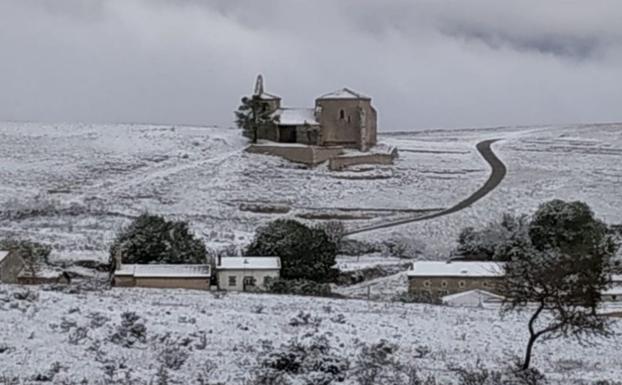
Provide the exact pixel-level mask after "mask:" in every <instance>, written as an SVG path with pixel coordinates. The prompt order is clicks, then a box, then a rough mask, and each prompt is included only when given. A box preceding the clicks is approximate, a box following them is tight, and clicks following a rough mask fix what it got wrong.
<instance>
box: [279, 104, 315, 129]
mask: <svg viewBox="0 0 622 385" xmlns="http://www.w3.org/2000/svg"><path fill="white" fill-rule="evenodd" d="M272 116H273V117H278V118H279V123H278V124H279V125H281V126H302V125H304V124H308V125H311V126H316V125H319V123H318V122H317V120H315V109H314V108H279V109H278V110H276V111H274V113H273V114H272Z"/></svg>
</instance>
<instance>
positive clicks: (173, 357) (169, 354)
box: [158, 345, 188, 370]
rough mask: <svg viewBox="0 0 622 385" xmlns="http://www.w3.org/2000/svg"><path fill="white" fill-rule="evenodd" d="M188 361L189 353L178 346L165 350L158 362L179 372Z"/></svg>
mask: <svg viewBox="0 0 622 385" xmlns="http://www.w3.org/2000/svg"><path fill="white" fill-rule="evenodd" d="M187 359H188V352H187V351H186V350H184V349H183V348H181V347H179V346H178V345H171V346H167V347H166V348H164V349H163V350H162V351H161V352H160V355H159V356H158V361H160V362H161V363H162V365H164V366H165V367H166V368H167V369H171V370H179V369H181V367H182V366H183V365H184V363H185V362H186V360H187Z"/></svg>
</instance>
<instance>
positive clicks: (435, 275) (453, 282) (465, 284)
mask: <svg viewBox="0 0 622 385" xmlns="http://www.w3.org/2000/svg"><path fill="white" fill-rule="evenodd" d="M504 271H505V264H504V263H502V262H476V261H473V262H463V261H448V262H445V261H419V262H415V263H413V266H412V269H411V270H409V271H408V273H407V275H408V291H409V293H411V294H414V295H429V296H433V297H443V296H447V295H450V294H456V293H461V292H466V291H470V290H477V289H479V290H484V291H488V292H491V293H498V292H499V285H500V283H501V281H502V280H503V276H504V274H505V273H504Z"/></svg>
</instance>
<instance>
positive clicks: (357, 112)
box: [315, 99, 377, 150]
mask: <svg viewBox="0 0 622 385" xmlns="http://www.w3.org/2000/svg"><path fill="white" fill-rule="evenodd" d="M315 105H316V108H317V107H319V108H320V109H321V114H320V116H319V123H320V126H321V131H320V145H323V146H332V145H339V146H346V147H354V148H360V149H362V150H367V148H369V147H371V146H373V145H375V144H376V136H377V114H376V110H375V109H374V108H373V107H372V106H371V101H370V100H369V99H317V100H316V101H315ZM342 111H343V116H342V115H341V114H342ZM362 145H364V147H365V148H361V146H362Z"/></svg>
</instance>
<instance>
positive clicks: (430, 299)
mask: <svg viewBox="0 0 622 385" xmlns="http://www.w3.org/2000/svg"><path fill="white" fill-rule="evenodd" d="M393 301H395V302H402V303H427V304H431V305H442V304H443V301H441V299H440V297H438V296H435V295H432V294H413V293H410V292H402V293H398V294H397V295H395V296H394V297H393Z"/></svg>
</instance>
